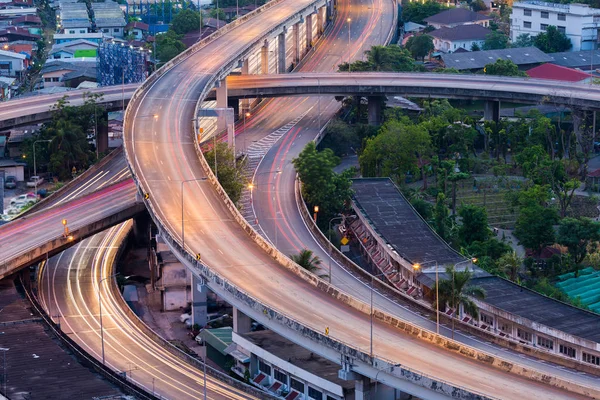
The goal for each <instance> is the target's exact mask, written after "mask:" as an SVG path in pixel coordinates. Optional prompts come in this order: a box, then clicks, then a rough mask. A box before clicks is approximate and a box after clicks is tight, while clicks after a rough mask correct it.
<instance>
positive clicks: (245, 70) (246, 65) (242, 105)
mask: <svg viewBox="0 0 600 400" xmlns="http://www.w3.org/2000/svg"><path fill="white" fill-rule="evenodd" d="M249 71H250V61H249V60H248V59H245V60H244V62H243V63H242V75H248V74H249ZM238 108H239V114H238V115H239V116H240V117H241V116H243V115H244V114H245V113H247V112H248V111H249V110H250V100H249V99H242V100H240V102H239V104H238Z"/></svg>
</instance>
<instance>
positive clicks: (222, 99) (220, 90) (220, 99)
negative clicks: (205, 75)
mask: <svg viewBox="0 0 600 400" xmlns="http://www.w3.org/2000/svg"><path fill="white" fill-rule="evenodd" d="M216 92H217V93H216V95H217V108H227V107H228V106H229V99H228V96H227V80H226V79H222V80H221V81H219V82H218V83H217V88H216ZM225 128H227V122H226V121H225V118H224V116H218V117H217V130H218V131H219V132H221V131H223V130H225Z"/></svg>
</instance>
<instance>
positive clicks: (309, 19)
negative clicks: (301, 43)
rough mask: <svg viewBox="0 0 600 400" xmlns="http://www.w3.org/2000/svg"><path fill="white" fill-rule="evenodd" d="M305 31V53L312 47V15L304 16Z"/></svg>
mask: <svg viewBox="0 0 600 400" xmlns="http://www.w3.org/2000/svg"><path fill="white" fill-rule="evenodd" d="M304 28H305V30H306V51H308V50H310V49H311V47H312V41H313V35H312V34H313V30H312V28H313V22H312V14H311V15H307V16H306V26H305V27H304Z"/></svg>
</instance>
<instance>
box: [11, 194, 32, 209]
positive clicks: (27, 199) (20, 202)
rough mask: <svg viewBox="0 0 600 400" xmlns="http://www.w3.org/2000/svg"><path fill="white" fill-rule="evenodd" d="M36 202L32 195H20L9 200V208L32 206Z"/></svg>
mask: <svg viewBox="0 0 600 400" xmlns="http://www.w3.org/2000/svg"><path fill="white" fill-rule="evenodd" d="M35 201H36V196H35V195H34V194H33V193H27V194H22V195H20V196H17V197H13V198H12V199H10V205H11V206H26V205H28V204H33V203H35Z"/></svg>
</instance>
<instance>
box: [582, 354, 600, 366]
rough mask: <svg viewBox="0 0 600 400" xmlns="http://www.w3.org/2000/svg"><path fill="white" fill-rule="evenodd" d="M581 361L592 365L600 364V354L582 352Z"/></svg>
mask: <svg viewBox="0 0 600 400" xmlns="http://www.w3.org/2000/svg"><path fill="white" fill-rule="evenodd" d="M583 361H584V362H586V363H590V364H594V365H600V356H595V355H593V354H588V353H586V352H584V353H583Z"/></svg>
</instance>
